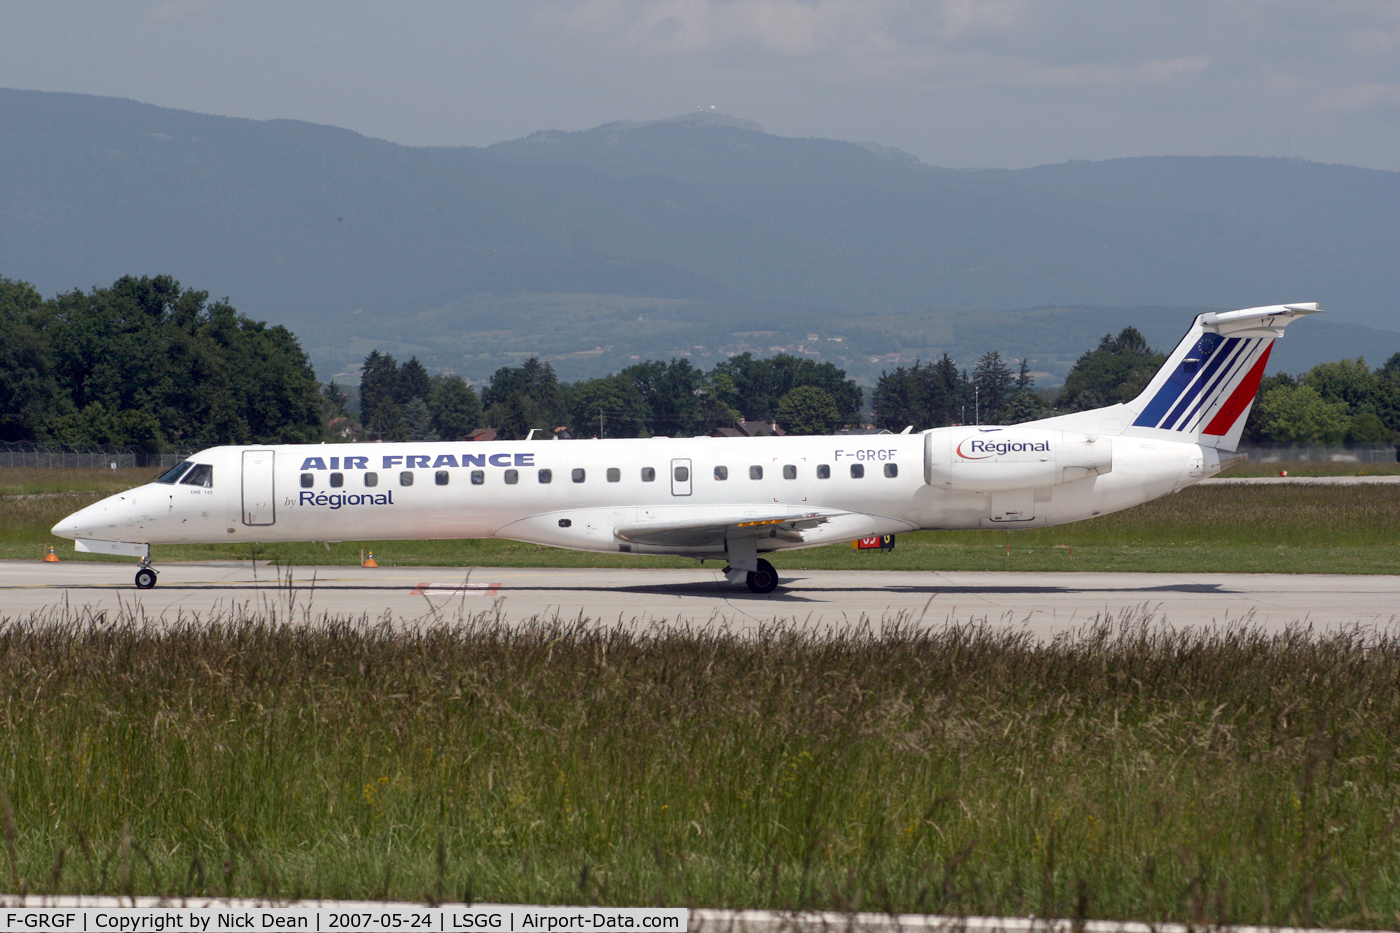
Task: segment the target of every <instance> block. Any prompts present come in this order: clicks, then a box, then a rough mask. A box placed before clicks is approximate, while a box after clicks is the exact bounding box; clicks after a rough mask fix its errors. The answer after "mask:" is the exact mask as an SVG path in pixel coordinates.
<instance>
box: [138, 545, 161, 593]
mask: <svg viewBox="0 0 1400 933" xmlns="http://www.w3.org/2000/svg"><path fill="white" fill-rule="evenodd" d="M156 573H157V571H156V569H155V568H154V567H152V566H151V552H150V548H149V547H147V549H146V556H145V557H143V558H141V569H140V570H137V571H136V588H137V589H138V590H149V589H150V588H151V587H153V586H155V585H156Z"/></svg>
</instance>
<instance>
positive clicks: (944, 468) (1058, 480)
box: [924, 427, 1113, 492]
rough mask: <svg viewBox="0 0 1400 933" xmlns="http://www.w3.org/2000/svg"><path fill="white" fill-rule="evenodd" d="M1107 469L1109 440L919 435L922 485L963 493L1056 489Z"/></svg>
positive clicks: (1065, 434) (1042, 432) (1041, 434)
mask: <svg viewBox="0 0 1400 933" xmlns="http://www.w3.org/2000/svg"><path fill="white" fill-rule="evenodd" d="M1112 469H1113V441H1112V440H1111V439H1110V438H1107V437H1102V436H1098V435H1093V434H1078V433H1076V432H1074V431H1053V430H1049V429H1045V428H1030V427H1025V428H1021V427H1012V428H993V427H961V428H938V429H937V430H934V431H929V432H928V433H927V434H925V435H924V481H925V482H926V483H928V484H929V485H930V486H942V487H944V488H947V489H964V490H967V491H969V492H1004V491H1006V490H1010V489H1034V488H1036V487H1038V486H1058V485H1060V484H1062V483H1072V482H1074V481H1075V480H1080V479H1087V478H1088V477H1090V476H1098V475H1102V474H1104V473H1108V472H1110V471H1111V470H1112Z"/></svg>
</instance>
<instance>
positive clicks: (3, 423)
mask: <svg viewBox="0 0 1400 933" xmlns="http://www.w3.org/2000/svg"><path fill="white" fill-rule="evenodd" d="M42 306H43V298H41V297H40V295H39V293H38V292H37V291H35V290H34V288H33V287H32V286H30V285H29V284H28V283H25V282H15V281H12V280H11V279H7V278H4V277H3V276H0V440H7V441H18V440H46V439H48V436H49V433H50V427H51V425H50V421H51V419H52V417H53V415H54V414H55V413H56V412H57V411H59V410H61V405H60V398H61V393H60V391H59V387H58V381H57V380H56V379H55V378H54V375H53V360H52V358H51V356H50V354H49V349H48V346H47V344H46V343H45V341H44V340H43V338H42V337H41V336H40V334H39V333H38V332H37V331H36V330H35V329H34V327H33V325H32V323H31V322H32V321H33V320H34V318H35V317H36V316H37V314H38V312H39V310H40V308H41V307H42Z"/></svg>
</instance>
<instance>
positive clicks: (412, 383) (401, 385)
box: [394, 356, 433, 410]
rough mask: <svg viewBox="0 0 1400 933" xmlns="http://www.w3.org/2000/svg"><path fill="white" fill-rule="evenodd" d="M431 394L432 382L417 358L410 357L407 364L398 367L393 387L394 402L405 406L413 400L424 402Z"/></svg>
mask: <svg viewBox="0 0 1400 933" xmlns="http://www.w3.org/2000/svg"><path fill="white" fill-rule="evenodd" d="M432 393H433V381H432V379H431V378H430V377H429V376H428V371H427V370H426V369H425V368H424V367H423V364H422V363H420V362H418V357H416V356H414V357H410V358H409V360H408V362H407V363H404V364H403V365H402V366H400V367H399V376H398V380H397V382H396V385H395V386H394V401H396V402H398V403H399V404H400V405H402V406H405V410H406V409H407V405H408V403H409V402H410V401H412V400H413V399H415V398H421V399H422V400H423V401H424V402H426V401H427V400H428V396H430V395H432Z"/></svg>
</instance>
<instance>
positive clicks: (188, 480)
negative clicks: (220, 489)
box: [180, 463, 214, 488]
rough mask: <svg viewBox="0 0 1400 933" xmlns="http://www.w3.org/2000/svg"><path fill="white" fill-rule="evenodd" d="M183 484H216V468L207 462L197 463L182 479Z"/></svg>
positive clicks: (207, 485)
mask: <svg viewBox="0 0 1400 933" xmlns="http://www.w3.org/2000/svg"><path fill="white" fill-rule="evenodd" d="M180 485H181V486H204V487H206V488H207V487H209V486H213V485H214V468H213V467H212V466H210V465H209V464H207V463H196V464H195V465H194V469H193V470H190V471H189V472H188V473H186V474H185V478H184V479H182V480H180Z"/></svg>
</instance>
